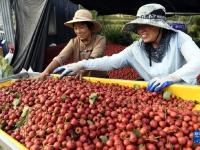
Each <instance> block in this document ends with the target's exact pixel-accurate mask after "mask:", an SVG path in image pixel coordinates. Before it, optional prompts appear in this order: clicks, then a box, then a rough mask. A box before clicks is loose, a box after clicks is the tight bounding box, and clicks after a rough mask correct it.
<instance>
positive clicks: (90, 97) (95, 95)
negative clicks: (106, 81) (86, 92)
mask: <svg viewBox="0 0 200 150" xmlns="http://www.w3.org/2000/svg"><path fill="white" fill-rule="evenodd" d="M97 98H98V97H97V93H92V94H91V95H90V96H89V103H90V104H94V103H95V102H96V100H97Z"/></svg>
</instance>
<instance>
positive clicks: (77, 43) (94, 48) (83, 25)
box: [37, 9, 107, 79]
mask: <svg viewBox="0 0 200 150" xmlns="http://www.w3.org/2000/svg"><path fill="white" fill-rule="evenodd" d="M64 25H65V26H68V27H70V28H72V29H73V30H74V32H75V34H76V37H75V38H73V39H71V40H70V41H69V43H68V44H67V45H66V46H65V47H64V49H63V50H62V51H61V52H60V54H59V55H58V56H56V57H55V58H54V59H53V60H52V62H51V63H50V64H49V65H48V66H47V68H46V69H45V70H44V71H43V72H42V73H41V75H40V76H39V77H37V78H38V79H44V78H45V77H46V76H48V75H49V74H50V73H51V72H52V71H53V70H54V69H55V68H56V67H58V66H61V65H64V64H65V62H66V61H67V59H69V57H70V56H73V61H74V62H77V61H80V60H83V59H89V58H97V57H102V56H103V55H104V49H105V47H106V38H105V37H104V36H101V35H98V34H96V33H97V32H100V30H101V24H100V23H99V22H97V21H96V20H93V18H92V14H91V12H90V11H88V10H86V9H79V10H77V11H76V13H75V14H74V17H73V19H72V20H70V21H68V22H65V23H64ZM82 75H84V76H95V77H107V74H106V72H102V71H83V72H82Z"/></svg>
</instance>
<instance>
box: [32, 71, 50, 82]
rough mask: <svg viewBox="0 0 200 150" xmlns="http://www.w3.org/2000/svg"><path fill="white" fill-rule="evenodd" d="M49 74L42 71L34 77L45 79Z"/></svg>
mask: <svg viewBox="0 0 200 150" xmlns="http://www.w3.org/2000/svg"><path fill="white" fill-rule="evenodd" d="M48 76H49V73H46V72H42V73H41V74H40V75H38V76H35V77H33V78H32V79H36V80H45V79H46V78H47V77H48Z"/></svg>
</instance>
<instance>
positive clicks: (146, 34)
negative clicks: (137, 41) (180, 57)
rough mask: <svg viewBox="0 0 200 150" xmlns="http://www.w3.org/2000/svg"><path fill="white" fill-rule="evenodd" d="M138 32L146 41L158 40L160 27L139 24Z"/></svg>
mask: <svg viewBox="0 0 200 150" xmlns="http://www.w3.org/2000/svg"><path fill="white" fill-rule="evenodd" d="M137 33H138V35H139V36H140V37H141V38H142V39H143V41H144V43H151V42H156V40H157V36H158V34H159V28H158V27H154V26H150V25H139V26H138V27H137Z"/></svg>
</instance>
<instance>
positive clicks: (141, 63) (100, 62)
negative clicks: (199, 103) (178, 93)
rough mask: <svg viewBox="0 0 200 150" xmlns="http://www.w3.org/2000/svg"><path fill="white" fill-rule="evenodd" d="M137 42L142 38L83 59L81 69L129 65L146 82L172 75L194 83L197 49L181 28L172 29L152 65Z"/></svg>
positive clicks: (198, 62) (199, 62) (199, 64)
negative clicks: (159, 58)
mask: <svg viewBox="0 0 200 150" xmlns="http://www.w3.org/2000/svg"><path fill="white" fill-rule="evenodd" d="M140 45H141V40H139V41H136V42H134V43H133V44H132V45H130V46H128V47H127V48H125V49H124V50H123V51H122V52H120V53H118V54H114V55H112V56H104V57H102V58H97V59H94V60H83V61H82V63H83V64H84V69H86V70H101V71H108V70H112V69H118V68H121V67H124V66H131V67H133V68H134V69H136V70H137V72H138V73H139V74H140V76H141V77H143V78H144V79H145V80H146V81H149V80H151V79H153V78H155V77H161V78H162V77H165V76H168V75H169V74H172V75H174V76H176V77H177V78H180V79H182V80H183V81H184V82H186V83H188V84H196V77H197V75H198V74H200V49H199V47H198V46H197V45H196V44H195V43H194V41H193V40H192V38H191V37H190V36H189V35H187V34H185V33H184V32H182V31H177V32H175V33H174V34H173V35H172V36H171V39H170V42H169V46H168V49H167V52H166V55H165V56H164V58H163V60H162V61H161V62H160V63H155V62H152V66H150V65H149V58H148V57H147V56H146V55H145V52H144V50H143V49H141V46H140Z"/></svg>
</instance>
